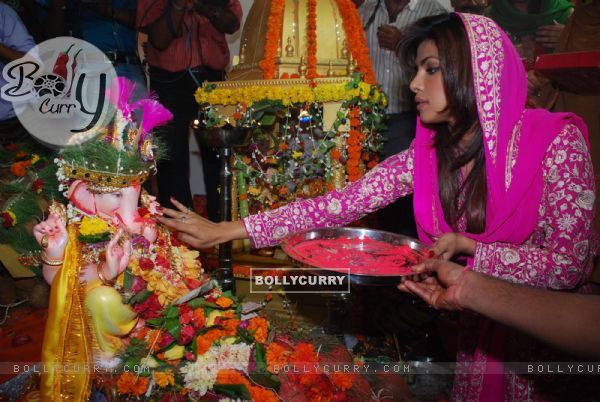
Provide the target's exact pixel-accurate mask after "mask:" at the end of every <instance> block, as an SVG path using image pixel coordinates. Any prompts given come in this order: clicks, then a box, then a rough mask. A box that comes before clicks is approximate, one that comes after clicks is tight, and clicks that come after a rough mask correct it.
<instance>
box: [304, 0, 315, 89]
mask: <svg viewBox="0 0 600 402" xmlns="http://www.w3.org/2000/svg"><path fill="white" fill-rule="evenodd" d="M307 8H308V13H307V18H306V42H307V48H306V52H307V69H306V78H308V79H309V80H312V79H314V78H316V77H317V0H308V2H307Z"/></svg>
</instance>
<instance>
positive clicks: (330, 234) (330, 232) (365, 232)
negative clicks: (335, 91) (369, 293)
mask: <svg viewBox="0 0 600 402" xmlns="http://www.w3.org/2000/svg"><path fill="white" fill-rule="evenodd" d="M341 238H344V239H371V240H375V241H380V242H384V243H387V244H390V245H393V246H402V245H408V246H409V247H410V248H411V249H413V250H415V251H417V252H420V253H423V254H425V253H427V252H428V251H429V246H427V245H426V244H425V243H422V242H420V241H419V240H416V239H413V238H412V237H408V236H403V235H399V234H396V233H391V232H384V231H382V230H374V229H366V228H347V227H342V228H322V229H311V230H306V231H303V232H298V233H294V234H291V235H289V236H287V237H286V238H285V239H284V240H283V241H282V242H281V248H282V249H283V251H285V253H286V254H287V255H289V256H290V257H291V258H292V259H294V260H295V261H297V262H298V263H300V264H301V265H303V266H305V267H311V268H316V267H314V266H311V265H309V264H308V263H307V261H306V260H304V259H303V258H302V256H299V255H297V253H296V252H295V251H294V248H295V247H296V246H298V245H299V244H301V243H303V242H306V241H311V240H335V239H341ZM313 272H315V273H317V274H318V273H319V272H321V273H323V272H322V271H320V270H315V271H313ZM402 276H406V275H378V274H369V275H367V274H352V273H351V274H350V281H351V282H352V283H353V284H357V285H376V286H383V285H395V284H397V283H398V282H399V281H400V279H401V278H402Z"/></svg>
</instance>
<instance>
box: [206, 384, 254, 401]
mask: <svg viewBox="0 0 600 402" xmlns="http://www.w3.org/2000/svg"><path fill="white" fill-rule="evenodd" d="M213 391H214V392H215V393H217V394H223V395H227V396H230V397H232V398H240V399H244V400H250V399H252V396H250V392H249V391H248V388H246V386H245V385H243V384H216V385H215V386H214V387H213Z"/></svg>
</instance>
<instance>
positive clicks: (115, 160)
mask: <svg viewBox="0 0 600 402" xmlns="http://www.w3.org/2000/svg"><path fill="white" fill-rule="evenodd" d="M134 91H135V84H134V83H132V82H131V81H129V80H127V79H126V78H122V77H118V78H116V79H115V81H114V82H113V84H112V86H111V88H110V89H109V90H107V93H106V95H107V98H108V100H109V102H110V104H111V105H112V106H113V107H114V108H115V113H114V119H113V120H112V121H111V122H110V123H108V124H107V125H106V127H103V128H102V129H99V130H96V131H95V132H94V133H92V134H93V138H92V139H91V140H89V141H86V142H84V143H82V144H77V145H71V146H68V147H65V148H64V149H62V150H61V152H60V154H59V157H58V158H57V159H55V163H57V165H58V166H59V169H58V172H57V176H58V178H59V180H60V182H61V184H60V186H59V190H61V191H62V190H63V189H66V188H68V186H69V182H70V181H72V180H83V181H86V182H88V184H89V188H90V189H91V190H92V191H95V192H102V193H107V192H113V191H116V190H117V189H119V188H123V187H129V186H132V185H138V184H141V183H143V182H144V181H145V180H146V179H147V178H148V176H149V175H150V174H151V173H152V172H153V171H154V170H155V169H156V161H157V160H158V159H160V156H161V155H160V147H158V146H157V144H156V139H155V138H154V136H153V134H152V130H153V129H154V128H155V127H157V126H160V125H162V124H164V123H166V122H167V121H169V120H170V119H171V118H172V117H173V115H172V114H171V112H169V110H167V109H166V108H165V107H164V106H162V105H161V104H160V103H159V102H158V100H156V99H154V98H152V97H145V98H142V99H139V100H137V101H132V95H133V92H134Z"/></svg>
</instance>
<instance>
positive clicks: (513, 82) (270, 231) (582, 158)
mask: <svg viewBox="0 0 600 402" xmlns="http://www.w3.org/2000/svg"><path fill="white" fill-rule="evenodd" d="M460 17H461V18H462V20H463V23H464V24H465V28H466V31H467V34H468V37H469V41H470V49H471V60H472V63H471V65H472V70H473V78H474V81H475V82H474V87H475V95H476V99H477V106H478V112H479V120H480V124H481V127H482V130H483V136H484V146H485V151H486V175H487V176H486V177H487V180H486V184H487V191H488V196H487V208H486V229H485V231H484V232H483V233H481V234H477V235H473V234H470V233H466V232H465V227H466V225H465V222H464V219H463V221H462V222H460V223H459V228H458V230H455V229H453V228H451V227H450V226H449V225H448V224H447V223H446V222H445V221H444V216H443V212H442V208H441V203H440V199H439V191H438V187H437V163H436V155H435V149H434V148H433V147H432V143H433V139H434V137H435V135H436V133H435V132H434V131H433V130H432V129H430V128H427V127H425V126H424V125H422V124H421V122H420V121H418V122H417V136H416V139H415V141H414V142H413V144H412V145H411V147H410V148H409V149H408V150H406V151H404V152H402V153H400V154H398V155H396V156H394V157H391V158H389V159H387V160H385V161H384V162H382V163H381V164H379V165H378V166H376V167H375V168H374V169H373V170H371V171H370V172H368V173H367V174H366V175H365V176H364V177H362V178H361V179H360V180H358V181H356V182H354V183H351V184H349V185H348V186H347V187H345V188H344V189H341V190H336V191H332V192H330V193H328V194H326V195H324V196H321V197H317V198H314V199H309V200H301V201H297V202H294V203H292V204H289V205H286V206H284V207H281V208H279V209H276V210H273V211H268V212H265V213H262V214H258V215H254V216H250V217H247V218H245V219H244V225H245V228H246V231H247V233H248V236H249V238H250V239H251V242H252V244H253V246H254V247H257V248H261V247H267V246H272V245H275V244H278V243H279V242H280V241H281V240H282V239H283V238H284V237H285V236H286V235H287V234H289V233H294V232H297V231H300V230H304V229H309V228H320V227H333V226H342V225H346V224H348V223H351V222H353V221H355V220H357V219H359V218H360V217H362V216H364V215H366V214H368V213H370V212H373V211H375V210H377V209H380V208H382V207H384V206H386V205H388V204H390V203H392V202H394V201H395V200H396V199H397V198H399V197H403V196H405V195H407V194H414V199H415V216H416V220H417V226H418V229H419V237H420V239H421V240H422V241H424V242H427V243H432V242H433V240H434V239H435V238H437V237H439V236H440V235H442V234H444V233H448V232H459V233H461V234H463V235H464V236H467V237H469V238H472V239H474V240H475V241H476V248H475V253H474V256H473V258H472V259H469V269H473V270H474V271H477V272H481V273H483V274H486V275H490V276H495V277H498V278H501V279H504V280H508V281H512V282H517V283H522V284H526V285H530V286H534V287H540V288H549V289H573V290H580V289H581V287H582V286H583V285H584V284H585V283H586V281H587V280H588V278H589V276H590V274H591V269H592V256H593V254H594V253H595V251H596V249H597V240H596V234H595V232H594V230H593V218H594V201H595V189H594V183H595V180H594V173H593V168H592V162H591V159H590V154H589V145H588V142H587V131H586V128H585V125H584V124H583V123H582V122H581V120H580V119H579V118H578V117H577V116H575V115H572V114H567V113H560V114H559V113H550V112H547V111H545V110H527V109H525V107H524V105H525V97H526V94H527V82H526V77H525V71H524V68H523V65H522V62H521V60H520V58H519V56H518V54H517V52H516V50H515V49H514V47H513V46H512V44H511V43H510V40H509V39H508V38H507V37H506V35H505V34H504V32H502V31H501V29H500V28H499V27H498V26H497V25H496V23H494V22H493V21H492V20H490V19H488V18H485V17H482V16H475V15H469V14H461V15H460ZM515 308H518V306H515ZM548 359H550V361H552V360H553V359H554V361H557V360H558V359H557V358H556V356H554V357H552V355H551V354H549V353H548V349H547V348H545V347H543V346H541V345H539V344H538V343H537V342H535V341H534V340H533V339H531V338H529V337H527V336H525V335H522V334H519V333H516V332H514V331H512V330H510V329H508V328H505V327H503V326H501V325H499V324H497V323H495V322H492V321H490V320H488V319H486V318H483V317H479V316H475V315H473V314H467V313H465V314H463V316H462V317H461V333H460V340H459V352H458V355H457V373H456V375H455V383H454V389H453V399H454V400H459V401H497V400H498V401H502V400H519V401H521V400H548V399H551V398H552V395H553V394H552V391H551V390H550V389H552V388H554V387H556V386H559V385H560V384H557V381H553V382H552V381H551V382H550V383H548V384H542V386H538V384H537V383H534V379H532V378H531V377H525V376H522V375H518V374H516V373H512V372H510V371H508V370H505V371H504V374H492V368H495V369H497V367H498V366H497V365H492V364H488V363H495V364H499V365H500V367H502V361H512V362H527V361H542V360H548ZM486 374H487V375H486ZM536 380H537V379H536ZM556 395H557V394H554V396H556Z"/></svg>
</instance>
